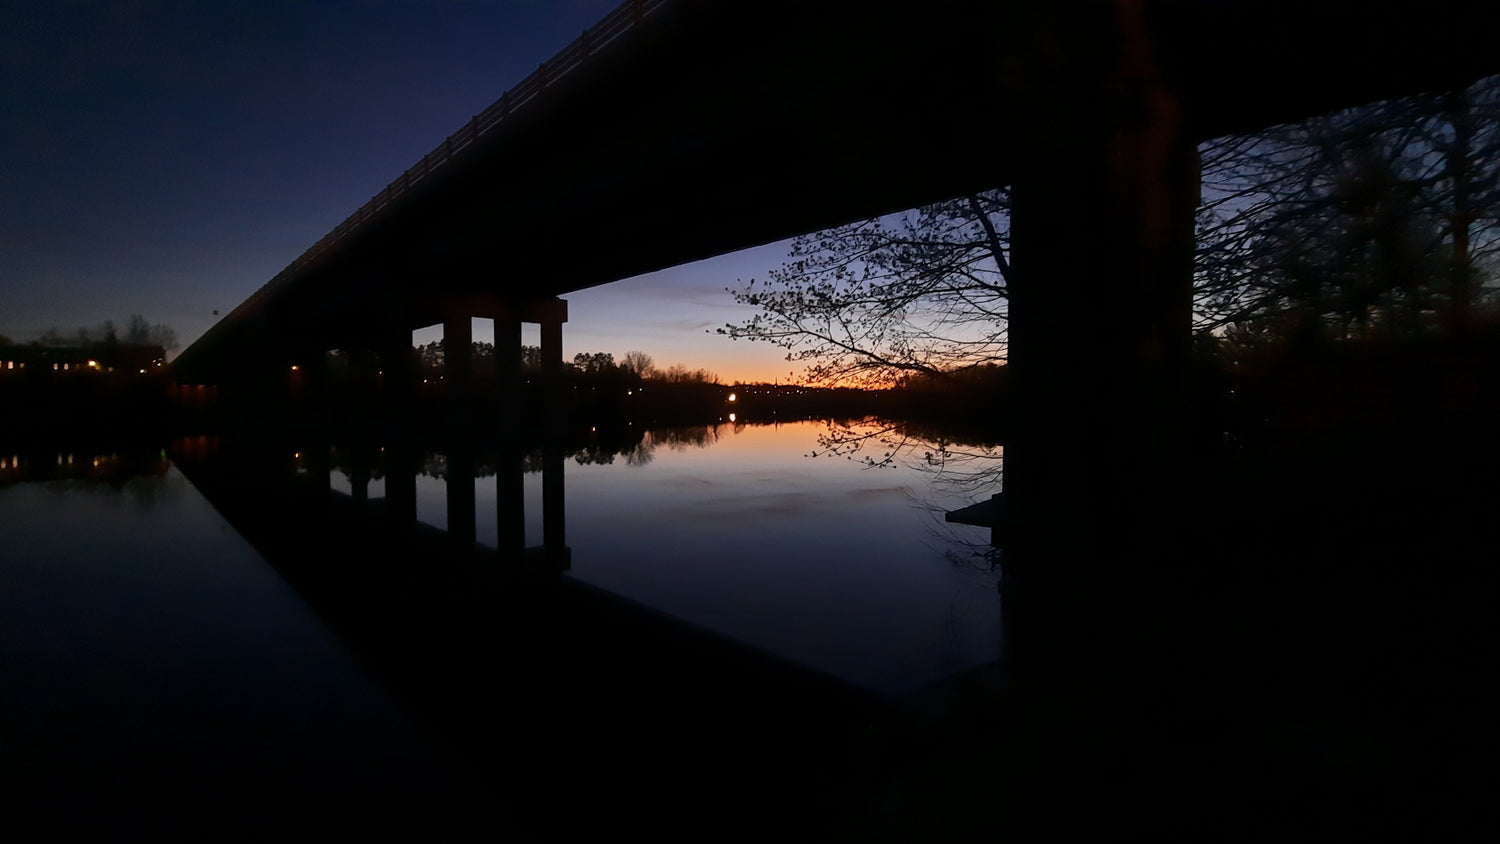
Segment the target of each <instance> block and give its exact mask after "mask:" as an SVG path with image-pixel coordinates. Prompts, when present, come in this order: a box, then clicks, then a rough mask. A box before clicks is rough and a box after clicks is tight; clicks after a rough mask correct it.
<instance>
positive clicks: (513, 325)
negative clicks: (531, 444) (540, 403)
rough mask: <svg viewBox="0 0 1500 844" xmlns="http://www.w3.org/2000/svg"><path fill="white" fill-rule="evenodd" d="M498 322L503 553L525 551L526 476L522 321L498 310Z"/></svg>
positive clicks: (498, 489) (498, 505) (498, 498)
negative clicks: (522, 442)
mask: <svg viewBox="0 0 1500 844" xmlns="http://www.w3.org/2000/svg"><path fill="white" fill-rule="evenodd" d="M493 318H494V320H495V368H496V371H497V374H498V377H499V380H500V383H499V384H497V385H496V387H497V391H498V393H499V398H500V406H499V414H500V416H499V430H498V431H497V432H496V433H497V435H498V440H499V443H498V446H497V449H496V456H495V460H496V464H495V514H496V517H497V518H496V523H497V525H498V537H497V539H498V543H499V548H500V551H501V553H503V554H512V553H513V554H516V555H519V554H520V553H521V552H522V551H524V550H526V475H525V470H524V466H523V463H522V454H523V449H522V446H521V397H522V392H523V387H524V385H523V383H522V379H521V320H520V318H519V317H518V316H517V315H516V314H515V313H513V312H511V311H509V310H504V309H502V310H498V311H496V312H495V314H494V317H493Z"/></svg>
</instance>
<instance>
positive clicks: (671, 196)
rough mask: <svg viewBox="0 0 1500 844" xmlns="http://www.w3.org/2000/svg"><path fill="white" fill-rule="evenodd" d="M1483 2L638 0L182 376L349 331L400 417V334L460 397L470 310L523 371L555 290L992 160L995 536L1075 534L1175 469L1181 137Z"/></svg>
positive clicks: (840, 216)
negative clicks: (1051, 524) (1060, 525)
mask: <svg viewBox="0 0 1500 844" xmlns="http://www.w3.org/2000/svg"><path fill="white" fill-rule="evenodd" d="M1497 23H1500V8H1497V7H1495V6H1494V5H1493V4H1487V5H1484V6H1483V7H1482V8H1476V7H1474V6H1473V5H1472V4H1469V3H1466V2H1463V0H1373V2H1363V3H1355V4H1349V3H1341V2H1327V3H1317V2H1305V0H1297V1H1296V2H1294V0H1090V1H1089V2H1082V3H1068V4H1058V3H1052V2H1043V0H1014V2H994V3H972V2H967V0H934V2H930V3H925V4H923V5H922V6H921V7H920V11H917V10H915V9H914V8H913V7H912V6H911V5H910V4H906V3H870V2H853V0H828V1H827V2H818V3H805V2H797V1H796V0H756V2H697V0H629V2H626V3H624V4H622V5H621V6H620V7H618V8H617V9H616V10H615V11H613V12H612V13H611V14H610V15H609V16H608V17H606V18H605V19H604V20H603V21H601V22H600V23H599V24H598V25H596V26H594V27H592V28H591V29H589V30H588V31H586V32H585V33H583V34H582V36H581V37H580V38H579V39H578V40H577V41H575V42H574V43H573V44H571V45H569V46H567V47H566V48H565V49H564V50H563V51H562V52H561V53H559V54H558V55H557V56H556V57H555V58H553V59H552V60H550V61H548V62H545V63H543V64H542V65H541V66H540V67H539V68H538V69H537V70H536V72H534V73H533V74H532V75H531V76H529V77H528V78H527V79H525V80H523V81H522V82H521V83H520V84H519V85H517V86H516V87H514V88H512V89H511V90H510V91H507V92H505V94H504V95H502V96H501V97H500V99H499V100H497V101H496V102H495V103H494V104H493V105H491V106H490V107H489V108H487V109H485V110H484V111H483V112H482V113H481V114H479V115H477V116H475V118H474V119H473V120H472V121H470V122H469V123H468V124H466V125H465V126H463V127H460V128H459V129H458V130H457V131H456V132H454V133H453V134H452V135H451V136H449V137H448V138H446V139H445V140H444V141H443V142H442V144H440V145H439V146H438V147H437V148H435V149H434V150H433V152H432V153H430V154H429V155H427V156H425V157H424V158H423V159H422V160H421V161H419V162H417V163H416V164H415V165H414V166H413V167H411V168H410V169H408V170H407V171H406V172H405V173H403V174H401V175H400V176H399V177H398V178H397V179H396V180H395V181H393V182H392V183H391V184H390V185H388V186H387V187H385V188H384V189H383V190H381V191H380V192H379V193H378V194H376V195H375V197H374V198H372V199H371V200H370V202H369V203H367V204H366V205H365V206H364V207H363V208H361V209H359V210H358V211H357V212H355V213H354V214H353V215H351V216H350V217H349V219H347V220H346V221H345V222H344V223H342V224H340V225H339V226H338V227H337V228H335V229H334V230H333V231H332V232H330V233H329V234H328V235H327V236H326V237H324V238H323V239H322V240H320V241H319V242H318V243H317V244H315V245H314V246H313V247H311V248H310V249H308V250H307V252H306V253H304V254H303V255H302V256H301V257H299V258H298V259H297V260H296V261H294V262H293V263H292V264H291V265H290V266H289V267H287V268H286V269H285V270H284V271H283V272H281V273H280V274H278V275H277V276H276V277H275V278H274V279H272V280H271V281H270V282H268V283H267V284H266V285H265V286H264V287H262V288H261V289H260V290H258V291H256V292H255V294H253V295H252V296H251V297H250V298H249V299H247V300H246V301H245V302H244V303H242V304H241V305H240V306H239V307H237V308H235V309H234V310H233V311H232V312H231V313H230V314H228V315H227V316H226V317H225V318H224V319H222V320H221V321H220V322H219V323H218V324H216V325H215V326H214V327H213V328H212V329H211V330H210V331H208V332H207V333H206V334H205V335H204V336H203V337H202V338H200V339H199V340H198V341H197V342H195V343H194V344H192V345H191V346H190V347H189V348H188V349H186V350H185V351H184V352H183V353H182V355H181V356H180V357H179V358H178V359H177V360H176V362H175V364H174V368H175V374H176V377H177V379H178V381H179V382H180V383H188V384H206V385H211V386H212V387H216V388H218V389H219V390H220V391H221V394H222V395H224V396H228V397H233V396H236V395H238V396H240V397H241V398H242V399H248V404H249V405H250V406H258V405H260V404H263V403H265V400H266V399H267V398H270V397H274V396H275V395H277V394H278V391H280V392H284V391H285V390H286V389H287V387H288V382H289V376H288V372H289V369H292V368H296V367H299V366H301V365H303V364H306V363H309V362H318V361H321V360H322V358H323V355H324V354H325V352H326V351H328V350H331V349H342V350H345V351H346V352H348V353H349V361H350V365H351V368H354V369H357V370H359V371H360V372H361V373H363V375H362V377H363V379H364V380H363V383H368V384H374V383H376V381H377V377H379V378H380V379H381V380H382V381H383V389H384V393H385V396H386V405H385V407H386V408H387V410H388V411H389V412H391V413H393V414H394V415H397V416H399V415H400V412H401V408H402V407H403V406H405V403H406V398H407V395H408V394H409V392H410V390H411V388H412V383H411V382H412V380H413V379H412V378H411V368H412V362H411V357H412V355H411V341H410V337H411V331H412V330H413V329H416V328H420V327H423V326H426V325H431V324H434V323H439V322H441V323H442V324H443V325H444V334H445V337H447V338H448V339H449V340H450V341H452V342H449V343H448V344H447V349H448V354H449V355H450V359H449V361H448V376H447V380H448V388H449V390H450V392H452V393H455V394H459V395H462V394H463V392H464V390H465V384H466V383H467V382H468V381H469V380H470V378H471V375H470V373H471V371H472V370H471V367H470V366H469V363H468V347H469V343H468V339H469V337H470V329H469V324H470V318H471V317H475V316H481V317H491V318H494V319H495V325H496V329H495V330H496V343H495V345H496V349H497V358H498V359H499V360H500V361H501V366H500V367H499V370H500V375H499V377H500V379H501V381H502V383H501V384H500V385H498V387H499V391H500V393H501V394H502V395H505V394H514V393H515V392H516V388H517V387H518V383H519V377H520V376H519V360H520V358H519V355H520V350H519V347H520V325H521V323H522V321H529V322H536V323H540V324H541V326H542V331H541V338H542V346H543V359H544V362H545V363H546V364H547V365H550V366H551V367H553V368H560V366H561V337H562V326H563V323H564V322H565V321H566V319H567V308H566V303H565V302H564V301H563V300H561V299H560V298H558V297H560V296H562V295H564V294H567V293H568V292H571V291H575V290H581V289H584V288H587V287H591V286H595V285H600V284H606V283H610V282H614V281H618V280H621V279H626V278H629V277H631V276H634V275H637V274H639V273H643V272H647V271H650V270H656V269H659V268H663V267H668V266H673V265H676V264H681V263H684V262H688V261H693V260H697V259H702V258H707V257H710V256H713V255H717V254H721V253H725V252H729V251H732V250H736V249H740V248H745V247H750V246H754V245H757V244H762V243H766V242H770V241H773V240H776V239H778V238H784V237H789V236H793V235H797V234H801V233H805V232H809V231H814V230H818V229H820V228H823V227H828V226H832V225H836V224H839V223H843V222H846V221H849V220H853V219H859V218H864V217H867V216H869V215H874V214H880V213H885V212H894V211H898V210H901V209H905V208H909V207H913V206H917V205H920V204H923V203H927V202H932V201H938V200H941V199H945V198H949V197H953V196H958V195H962V194H964V193H966V192H972V191H980V190H986V189H991V188H995V187H998V186H1003V185H1011V186H1012V188H1013V208H1012V220H1011V255H1010V257H1011V279H1010V290H1009V295H1010V307H1009V319H1010V335H1009V336H1010V349H1009V353H1010V365H1011V369H1012V373H1013V388H1014V394H1013V395H1014V400H1015V404H1016V407H1017V408H1019V409H1020V410H1021V412H1019V413H1017V414H1015V417H1016V419H1015V429H1014V431H1013V432H1012V435H1011V439H1010V442H1009V443H1008V447H1007V467H1006V486H1007V489H1006V498H1007V507H1008V509H1009V510H1010V512H1011V515H1012V517H1013V518H1014V519H1015V523H1016V524H1017V525H1018V526H1020V527H1018V528H1017V530H1016V531H1015V535H1014V536H1013V537H1012V538H1011V548H1012V549H1013V552H1014V554H1016V555H1019V557H1025V556H1026V552H1025V550H1024V549H1025V548H1026V546H1027V542H1028V539H1027V537H1028V536H1029V535H1031V533H1032V532H1031V531H1030V530H1029V529H1028V528H1026V527H1024V525H1031V524H1041V523H1044V522H1046V521H1047V520H1048V513H1052V514H1056V513H1060V512H1063V511H1064V510H1066V511H1068V512H1072V513H1074V514H1075V519H1074V523H1075V524H1091V525H1097V528H1096V529H1094V530H1085V531H1079V530H1074V529H1069V530H1065V531H1063V535H1064V537H1065V541H1066V542H1072V543H1077V545H1076V547H1074V548H1071V549H1062V550H1059V548H1058V547H1057V546H1056V544H1055V543H1053V544H1052V545H1050V546H1049V549H1050V550H1049V554H1057V553H1062V554H1063V555H1064V556H1079V557H1090V556H1097V554H1095V551H1097V550H1098V549H1099V548H1101V547H1103V546H1104V545H1105V544H1109V545H1111V546H1113V545H1114V544H1116V543H1117V542H1118V538H1119V537H1120V536H1122V535H1124V536H1130V535H1139V536H1143V537H1146V536H1155V535H1156V534H1157V533H1159V531H1157V530H1155V529H1143V528H1141V527H1140V525H1151V524H1154V523H1155V517H1153V516H1152V515H1151V513H1149V512H1144V511H1142V509H1141V508H1146V509H1148V510H1149V509H1150V508H1151V507H1152V506H1154V505H1150V504H1147V503H1146V502H1160V501H1166V500H1169V499H1170V496H1171V495H1172V494H1174V490H1175V489H1177V488H1179V487H1180V483H1179V481H1180V478H1179V477H1178V474H1179V473H1177V472H1176V470H1173V469H1171V468H1168V467H1173V466H1180V465H1181V464H1182V460H1183V456H1182V442H1183V441H1184V440H1185V437H1183V436H1181V432H1182V426H1183V424H1184V419H1185V417H1186V416H1187V411H1186V410H1185V405H1184V390H1185V387H1184V374H1183V373H1184V369H1185V366H1184V363H1185V359H1186V354H1187V346H1188V340H1189V313H1190V307H1191V269H1192V255H1193V220H1194V213H1195V210H1196V208H1197V204H1198V200H1199V190H1198V163H1197V156H1196V144H1197V143H1199V142H1201V141H1202V140H1205V139H1209V138H1213V137H1217V136H1220V135H1223V134H1226V133H1231V132H1237V131H1248V130H1254V129H1257V128H1260V127H1264V126H1267V125H1271V124H1275V123H1278V122H1285V121H1290V120H1294V119H1297V118H1302V117H1305V116H1309V115H1314V114H1319V113H1326V112H1328V111H1332V110H1335V109H1338V108H1341V107H1348V106H1354V105H1358V104H1362V103H1366V102H1370V101H1373V100H1376V99H1380V98H1386V97H1394V96H1398V95H1406V94H1411V93H1415V92H1420V91H1443V90H1448V89H1451V88H1453V87H1455V86H1463V85H1466V84H1467V83H1469V82H1471V81H1472V80H1474V79H1476V78H1479V77H1482V76H1484V75H1488V74H1493V73H1497V72H1500V50H1495V49H1494V48H1493V44H1492V43H1491V34H1490V33H1492V32H1494V31H1497V30H1496V26H1495V24H1497ZM1099 361H1109V362H1111V366H1110V367H1107V368H1102V367H1100V366H1099V365H1098V362H1099ZM311 369H312V371H313V372H317V371H320V370H321V367H318V366H314V367H312V368H311ZM314 386H315V385H314ZM1080 443H1084V444H1088V445H1086V446H1082V447H1080V446H1079V444H1080ZM1120 443H1129V444H1130V448H1129V449H1128V451H1129V452H1130V454H1131V456H1130V457H1129V458H1122V457H1121V456H1120V452H1121V449H1120V448H1119V447H1118V444H1120ZM1124 488H1133V489H1137V490H1139V491H1140V493H1141V494H1140V496H1139V502H1140V503H1139V504H1138V505H1137V506H1130V507H1119V506H1117V505H1116V504H1115V503H1114V502H1113V500H1112V499H1114V498H1115V497H1116V492H1115V490H1119V489H1124ZM1054 508H1056V509H1054ZM1078 513H1086V514H1090V517H1089V518H1084V519H1076V514H1078ZM1028 514H1030V515H1028ZM1143 541H1145V540H1143ZM1153 544H1154V540H1153ZM1091 549H1092V550H1091Z"/></svg>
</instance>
